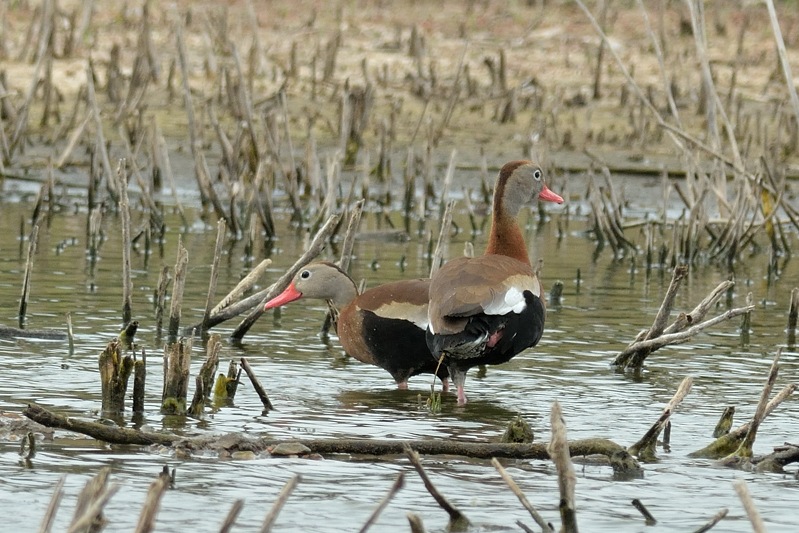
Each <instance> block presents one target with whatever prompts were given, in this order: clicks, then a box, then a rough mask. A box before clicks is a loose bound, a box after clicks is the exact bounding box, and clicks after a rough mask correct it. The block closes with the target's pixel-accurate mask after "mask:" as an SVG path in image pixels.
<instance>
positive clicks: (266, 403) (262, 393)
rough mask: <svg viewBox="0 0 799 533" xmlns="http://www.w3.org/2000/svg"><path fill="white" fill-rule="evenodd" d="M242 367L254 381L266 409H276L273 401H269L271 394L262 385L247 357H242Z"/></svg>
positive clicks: (251, 380) (254, 387)
mask: <svg viewBox="0 0 799 533" xmlns="http://www.w3.org/2000/svg"><path fill="white" fill-rule="evenodd" d="M241 368H243V369H244V371H245V372H246V373H247V377H248V378H250V382H252V387H253V389H255V392H256V393H257V394H258V397H259V398H260V399H261V403H262V404H263V405H264V410H266V411H271V410H273V409H274V407H273V406H272V402H270V401H269V395H267V394H266V389H264V386H263V385H261V382H260V381H258V377H257V376H256V375H255V371H254V370H253V369H252V367H251V366H250V363H249V362H247V359H246V358H245V357H242V358H241Z"/></svg>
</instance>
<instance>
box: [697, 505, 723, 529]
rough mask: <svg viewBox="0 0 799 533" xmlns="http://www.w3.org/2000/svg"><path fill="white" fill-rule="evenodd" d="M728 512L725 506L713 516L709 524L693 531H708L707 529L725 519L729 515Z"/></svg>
mask: <svg viewBox="0 0 799 533" xmlns="http://www.w3.org/2000/svg"><path fill="white" fill-rule="evenodd" d="M728 512H729V511H728V510H727V508H726V507H725V508H724V509H722V510H721V511H719V512H718V513H716V514H715V515H714V516H713V518H711V519H710V521H709V522H708V523H707V524H705V525H704V526H702V527H700V528H699V529H697V530H696V531H694V532H693V533H706V532H707V531H710V530H711V529H712V528H713V526H715V525H716V524H718V523H719V522H721V521H722V520H723V519H724V517H725V516H727V513H728Z"/></svg>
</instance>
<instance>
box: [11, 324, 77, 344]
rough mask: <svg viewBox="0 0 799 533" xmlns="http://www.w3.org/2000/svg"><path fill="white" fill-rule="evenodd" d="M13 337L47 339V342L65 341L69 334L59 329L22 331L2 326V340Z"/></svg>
mask: <svg viewBox="0 0 799 533" xmlns="http://www.w3.org/2000/svg"><path fill="white" fill-rule="evenodd" d="M12 337H16V338H20V339H45V340H58V341H60V340H65V339H66V338H67V334H66V333H65V332H63V331H58V330H57V329H20V328H14V327H11V326H0V339H9V338H12Z"/></svg>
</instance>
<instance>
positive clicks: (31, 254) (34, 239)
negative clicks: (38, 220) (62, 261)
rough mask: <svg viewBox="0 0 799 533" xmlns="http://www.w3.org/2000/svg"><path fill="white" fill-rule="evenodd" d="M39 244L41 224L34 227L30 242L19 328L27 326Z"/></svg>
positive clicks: (20, 304)
mask: <svg viewBox="0 0 799 533" xmlns="http://www.w3.org/2000/svg"><path fill="white" fill-rule="evenodd" d="M38 243H39V224H36V225H34V226H33V229H32V230H31V235H30V238H29V240H28V257H27V259H26V260H25V277H24V278H23V279H22V294H21V296H20V299H19V327H20V328H22V327H24V326H25V313H26V312H27V310H28V297H30V293H31V272H32V271H33V257H34V256H35V255H36V247H37V245H38Z"/></svg>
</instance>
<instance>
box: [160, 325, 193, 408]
mask: <svg viewBox="0 0 799 533" xmlns="http://www.w3.org/2000/svg"><path fill="white" fill-rule="evenodd" d="M165 357H166V361H165V367H166V368H165V375H164V393H163V394H162V396H161V413H163V414H165V415H184V414H186V397H187V395H188V392H189V363H190V362H191V339H190V338H189V339H188V340H186V339H180V340H179V341H177V342H173V343H171V344H168V345H167V348H166V354H165Z"/></svg>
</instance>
